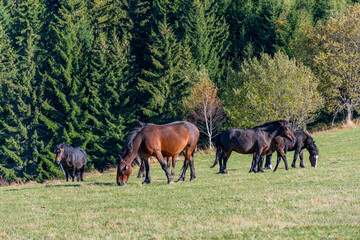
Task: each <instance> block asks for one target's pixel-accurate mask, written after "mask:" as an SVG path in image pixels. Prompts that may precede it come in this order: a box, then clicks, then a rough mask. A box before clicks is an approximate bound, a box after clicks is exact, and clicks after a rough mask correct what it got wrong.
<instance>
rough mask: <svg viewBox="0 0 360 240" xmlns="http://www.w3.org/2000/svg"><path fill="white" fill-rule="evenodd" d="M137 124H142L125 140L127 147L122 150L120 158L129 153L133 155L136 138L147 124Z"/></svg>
mask: <svg viewBox="0 0 360 240" xmlns="http://www.w3.org/2000/svg"><path fill="white" fill-rule="evenodd" d="M137 122H138V123H139V124H140V126H138V127H135V128H134V130H132V131H131V132H130V133H129V134H128V135H127V136H126V138H125V145H124V147H123V148H122V150H121V153H120V156H122V157H124V156H125V155H126V154H127V153H128V152H130V153H132V151H133V144H134V139H135V137H136V136H137V135H138V133H139V132H141V130H143V129H144V127H145V126H146V123H143V122H140V121H137Z"/></svg>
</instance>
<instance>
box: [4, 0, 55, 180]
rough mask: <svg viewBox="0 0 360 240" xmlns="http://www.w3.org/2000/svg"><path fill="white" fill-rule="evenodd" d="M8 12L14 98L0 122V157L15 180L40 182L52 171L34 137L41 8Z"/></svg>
mask: <svg viewBox="0 0 360 240" xmlns="http://www.w3.org/2000/svg"><path fill="white" fill-rule="evenodd" d="M9 10H10V16H11V19H10V23H11V26H12V27H11V30H12V31H11V37H12V39H13V43H14V46H15V47H14V51H15V52H16V55H17V56H16V65H17V69H18V71H19V73H18V74H19V77H18V80H17V81H14V91H15V93H14V96H13V97H12V98H10V99H9V101H11V103H10V104H8V106H9V108H8V111H9V113H10V117H9V118H8V119H7V120H6V121H4V122H3V125H4V127H5V132H6V134H7V138H6V140H5V142H4V143H3V145H2V147H1V153H0V154H1V155H2V157H3V158H4V161H6V163H7V164H10V165H13V166H12V168H13V169H15V170H16V175H17V176H18V177H21V178H22V179H23V180H37V181H42V180H43V179H44V178H47V179H49V178H51V177H52V174H53V173H54V172H55V171H54V165H53V163H52V162H50V161H49V160H48V159H47V158H45V157H43V154H46V152H47V149H46V146H45V145H44V143H43V141H42V139H41V138H39V135H38V131H39V130H40V125H39V120H38V116H39V115H40V114H39V101H38V93H39V92H38V85H39V82H38V76H39V75H38V66H39V63H40V62H39V58H38V57H37V54H38V53H39V41H40V35H39V33H40V31H41V27H42V24H41V20H40V18H41V16H42V14H43V10H44V8H43V5H42V4H41V3H40V2H39V1H14V2H13V3H12V5H11V6H10V8H9Z"/></svg>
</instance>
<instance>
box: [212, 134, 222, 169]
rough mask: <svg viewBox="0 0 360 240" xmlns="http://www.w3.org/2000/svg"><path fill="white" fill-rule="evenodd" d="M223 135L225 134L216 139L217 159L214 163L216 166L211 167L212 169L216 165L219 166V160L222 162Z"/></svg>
mask: <svg viewBox="0 0 360 240" xmlns="http://www.w3.org/2000/svg"><path fill="white" fill-rule="evenodd" d="M222 134H223V132H221V133H220V134H219V135H218V136H217V138H216V142H215V147H216V157H215V161H214V164H213V165H212V166H211V168H213V167H215V166H216V164H218V162H219V160H220V156H221V154H222V152H223V149H222V147H223V146H222V144H221V135H222Z"/></svg>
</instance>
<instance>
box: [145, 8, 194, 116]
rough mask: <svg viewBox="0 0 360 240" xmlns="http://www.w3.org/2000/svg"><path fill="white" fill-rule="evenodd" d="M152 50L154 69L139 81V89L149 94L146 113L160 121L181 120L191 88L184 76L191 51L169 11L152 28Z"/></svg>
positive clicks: (150, 57)
mask: <svg viewBox="0 0 360 240" xmlns="http://www.w3.org/2000/svg"><path fill="white" fill-rule="evenodd" d="M149 49H150V53H151V56H149V60H150V64H151V68H150V69H149V70H144V74H143V75H144V77H143V78H142V79H140V80H139V91H140V92H141V93H142V95H143V96H145V99H144V100H143V101H144V103H145V104H144V106H143V107H142V112H143V114H144V116H145V117H147V118H148V119H150V120H151V121H154V122H157V123H164V122H169V121H171V120H176V119H179V118H181V114H180V113H181V112H182V111H181V109H182V105H181V103H180V102H181V99H183V97H184V96H185V95H186V94H187V93H188V87H189V81H188V80H187V79H186V78H185V77H184V76H185V74H186V73H187V70H188V69H189V68H190V66H191V60H190V53H189V52H188V51H187V49H185V48H184V47H183V46H182V45H181V44H180V43H179V42H178V41H177V39H176V36H175V35H174V33H173V30H172V28H171V27H170V26H169V24H168V22H167V15H166V14H165V15H164V16H163V20H162V21H160V22H159V25H158V26H157V27H154V29H153V31H152V45H150V46H149ZM150 64H149V65H150ZM176 100H178V101H176ZM179 100H180V101H179Z"/></svg>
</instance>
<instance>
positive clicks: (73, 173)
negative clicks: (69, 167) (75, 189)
mask: <svg viewBox="0 0 360 240" xmlns="http://www.w3.org/2000/svg"><path fill="white" fill-rule="evenodd" d="M75 174H76V168H75V166H74V167H73V171H72V174H71V178H72V181H73V182H74V181H75Z"/></svg>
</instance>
